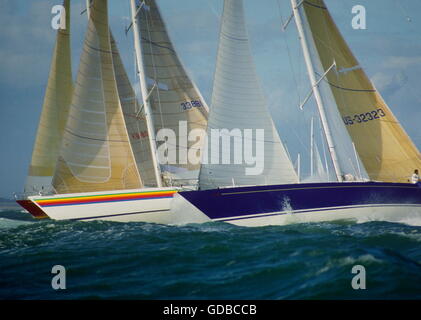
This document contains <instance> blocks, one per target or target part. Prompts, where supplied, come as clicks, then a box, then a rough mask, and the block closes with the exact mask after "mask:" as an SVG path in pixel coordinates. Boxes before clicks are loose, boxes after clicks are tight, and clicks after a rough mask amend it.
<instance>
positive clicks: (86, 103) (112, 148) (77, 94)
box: [53, 0, 142, 193]
mask: <svg viewBox="0 0 421 320" xmlns="http://www.w3.org/2000/svg"><path fill="white" fill-rule="evenodd" d="M110 39H111V37H110V32H109V24H108V3H107V1H104V0H94V1H93V3H92V5H91V7H90V19H89V23H88V30H87V33H86V36H85V43H84V47H83V53H82V56H81V60H80V66H79V72H78V75H77V81H76V85H75V88H74V92H73V98H72V104H71V107H70V111H69V118H68V121H67V125H66V128H65V132H64V135H63V143H62V150H61V155H60V157H59V160H58V164H57V169H56V172H55V175H54V179H53V186H54V188H55V190H56V192H57V193H70V192H90V191H101V190H120V189H132V188H140V187H141V186H142V182H141V179H140V176H139V173H138V169H137V166H136V161H135V159H134V155H133V151H132V148H131V144H130V140H129V137H128V134H127V129H126V123H125V120H124V116H123V112H122V108H121V104H120V99H119V94H118V89H117V84H116V75H115V71H114V66H113V53H112V50H111V40H110Z"/></svg>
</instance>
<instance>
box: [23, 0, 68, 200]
mask: <svg viewBox="0 0 421 320" xmlns="http://www.w3.org/2000/svg"><path fill="white" fill-rule="evenodd" d="M63 6H64V8H65V10H66V28H65V29H59V30H58V31H57V39H56V45H55V48H54V54H53V59H52V62H51V69H50V74H49V78H48V84H47V89H46V92H45V97H44V104H43V107H42V113H41V118H40V121H39V125H38V131H37V135H36V138H35V144H34V149H33V152H32V159H31V164H30V167H29V174H28V178H27V181H26V184H25V192H26V193H34V192H35V193H38V192H46V193H48V192H50V191H51V182H52V178H53V175H54V170H55V168H56V163H57V157H58V155H59V152H60V146H61V140H62V136H63V131H64V127H65V125H66V121H67V115H68V112H69V106H70V103H71V97H72V90H73V84H72V66H71V50H70V0H65V1H64V3H63Z"/></svg>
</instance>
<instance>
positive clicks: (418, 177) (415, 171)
mask: <svg viewBox="0 0 421 320" xmlns="http://www.w3.org/2000/svg"><path fill="white" fill-rule="evenodd" d="M420 181H421V180H420V176H419V175H418V169H415V170H414V174H413V175H412V177H411V182H412V183H418V182H420Z"/></svg>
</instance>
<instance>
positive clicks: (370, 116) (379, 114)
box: [342, 109, 386, 126]
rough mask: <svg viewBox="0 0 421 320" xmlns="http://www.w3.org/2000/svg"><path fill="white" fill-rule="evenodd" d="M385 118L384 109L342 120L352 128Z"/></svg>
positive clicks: (346, 117)
mask: <svg viewBox="0 0 421 320" xmlns="http://www.w3.org/2000/svg"><path fill="white" fill-rule="evenodd" d="M384 116H386V113H385V112H384V111H383V109H377V110H373V111H369V112H366V113H360V114H355V115H354V116H345V117H342V119H343V121H344V123H345V124H346V125H347V126H352V125H353V124H356V123H363V122H368V121H372V120H376V119H380V118H383V117H384Z"/></svg>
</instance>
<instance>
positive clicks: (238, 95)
mask: <svg viewBox="0 0 421 320" xmlns="http://www.w3.org/2000/svg"><path fill="white" fill-rule="evenodd" d="M214 129H227V130H228V131H230V132H232V133H233V134H232V135H233V136H234V139H231V140H234V143H235V140H236V137H235V136H236V135H244V136H243V139H242V140H241V137H240V141H243V142H244V145H243V146H244V149H245V147H246V145H252V146H255V145H256V146H257V144H262V145H263V146H264V149H263V150H264V152H262V153H258V152H256V151H255V153H257V154H255V157H256V164H257V163H261V164H262V169H263V170H262V171H261V173H260V174H256V175H255V174H246V168H248V167H250V165H249V164H247V163H246V161H245V158H243V159H242V161H241V162H239V163H236V162H234V161H235V160H234V161H233V158H235V157H236V156H238V155H239V156H242V155H243V152H239V153H238V150H237V151H236V150H235V148H236V147H235V146H234V147H232V144H231V148H230V149H228V150H225V149H223V150H222V151H221V150H220V148H219V142H218V141H214V140H215V139H213V138H212V130H214ZM238 129H239V131H238ZM247 129H251V130H253V135H252V136H250V137H249V138H245V130H247ZM259 129H260V130H264V131H263V132H264V137H263V138H259V137H258V135H257V130H259ZM207 133H208V138H209V141H210V142H209V143H208V155H210V157H209V158H210V161H206V160H208V159H203V160H204V161H203V163H202V167H201V170H200V178H199V183H200V187H201V188H202V189H212V188H216V187H219V186H230V185H233V184H234V185H263V184H280V183H296V182H298V177H297V174H296V173H295V171H294V168H293V165H292V163H291V161H290V159H289V158H288V156H287V152H286V150H285V148H284V146H283V145H282V143H281V140H280V138H279V135H278V133H277V131H276V128H275V126H274V124H273V121H272V118H271V116H270V113H269V110H268V108H267V106H266V102H265V99H264V97H263V94H262V91H261V88H260V85H259V81H258V79H257V74H256V70H255V66H254V64H253V59H252V56H251V50H250V45H249V39H248V33H247V30H246V25H245V21H244V9H243V2H242V0H225V2H224V9H223V15H222V23H221V29H220V37H219V46H218V55H217V62H216V70H215V76H214V84H213V93H212V104H211V112H210V115H209V122H208V129H207ZM222 135H224V134H222ZM225 135H227V133H225ZM228 139H230V138H228ZM243 142H241V143H243ZM216 146H217V147H218V150H216V151H217V152H219V157H218V159H216V160H218V161H216V162H217V163H215V162H214V161H212V158H213V156H214V155H213V153H214V152H215V150H212V149H213V148H215V147H216ZM222 147H223V146H222ZM244 149H243V151H244ZM240 151H241V150H240ZM226 154H229V155H230V161H231V162H230V163H228V164H227V163H226V164H224V163H223V159H222V158H223V157H224V155H226ZM206 162H208V163H206Z"/></svg>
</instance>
